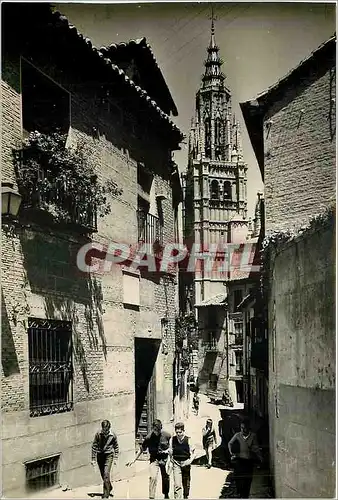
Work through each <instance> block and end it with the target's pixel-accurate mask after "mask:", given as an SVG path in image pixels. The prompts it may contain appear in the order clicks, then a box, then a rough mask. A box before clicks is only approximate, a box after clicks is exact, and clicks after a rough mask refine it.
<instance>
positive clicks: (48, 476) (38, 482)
mask: <svg viewBox="0 0 338 500" xmlns="http://www.w3.org/2000/svg"><path fill="white" fill-rule="evenodd" d="M59 459H60V455H53V456H51V457H46V458H40V459H38V460H32V461H29V462H26V463H25V467H26V484H27V488H28V490H30V491H36V490H41V489H44V488H50V487H51V486H54V485H55V484H57V483H58V476H59Z"/></svg>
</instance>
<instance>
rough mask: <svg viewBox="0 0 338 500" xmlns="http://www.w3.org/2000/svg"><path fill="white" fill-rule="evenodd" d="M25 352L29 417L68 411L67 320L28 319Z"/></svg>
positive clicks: (70, 405)
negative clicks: (27, 366) (27, 364)
mask: <svg viewBox="0 0 338 500" xmlns="http://www.w3.org/2000/svg"><path fill="white" fill-rule="evenodd" d="M28 352H29V406H30V416H31V417H39V416H42V415H51V414H53V413H62V412H66V411H70V410H72V409H73V384H72V381H73V364H72V327H71V323H70V322H68V321H55V320H42V319H35V318H31V319H29V322H28Z"/></svg>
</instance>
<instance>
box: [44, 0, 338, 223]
mask: <svg viewBox="0 0 338 500" xmlns="http://www.w3.org/2000/svg"><path fill="white" fill-rule="evenodd" d="M212 3H213V6H214V13H215V16H216V22H215V29H216V43H217V45H218V46H219V48H220V56H221V58H222V59H223V61H224V64H223V67H222V71H223V73H224V74H225V75H226V85H227V87H228V88H230V90H231V92H232V106H233V110H234V112H235V113H236V115H237V116H238V119H239V122H240V125H241V128H242V137H243V153H244V160H245V161H246V163H247V164H248V216H249V217H250V216H251V217H252V216H253V212H254V206H255V201H256V197H257V191H261V190H264V189H263V184H262V180H261V175H260V172H259V168H258V165H257V161H256V158H255V155H254V152H253V149H252V147H251V143H250V140H249V137H248V134H247V131H246V128H245V124H244V120H243V117H242V114H241V111H240V108H239V102H243V101H247V100H249V99H252V98H254V97H256V95H257V94H259V93H261V92H262V91H264V90H266V88H267V87H269V86H270V85H273V84H274V83H275V82H276V81H277V80H279V79H280V78H282V77H283V76H284V75H285V74H286V73H287V72H288V71H289V70H290V69H292V68H294V67H295V66H297V65H298V64H299V62H300V61H301V60H302V59H304V58H306V57H307V56H308V55H309V54H310V53H311V52H312V51H313V50H315V49H316V48H317V47H318V46H319V45H321V44H322V43H323V42H324V41H325V40H327V39H328V38H330V36H332V35H333V33H334V32H335V27H336V13H335V3H324V2H320V3H307V2H300V1H298V2H285V3H267V2H264V3H263V2H257V3H254V2H251V3H244V2H241V3H233V2H222V3H220V2H212ZM54 5H55V6H56V9H57V10H59V11H60V12H62V13H63V14H64V15H65V16H66V17H67V18H68V19H69V21H70V22H71V23H72V24H74V25H75V26H76V27H77V29H78V30H79V31H80V32H81V33H82V34H84V35H86V36H88V37H89V38H90V39H91V41H92V42H93V44H94V45H95V46H96V47H98V48H100V47H101V46H103V45H109V44H111V43H116V42H122V41H128V40H130V39H135V38H142V37H146V39H147V42H148V43H149V44H150V46H151V48H152V50H153V53H154V55H155V58H156V60H157V63H158V65H159V67H160V69H161V71H162V73H163V75H164V78H165V79H166V81H167V84H168V87H169V89H170V92H171V94H172V96H173V99H174V101H175V103H176V106H177V108H178V113H179V115H178V117H177V118H173V121H174V122H175V123H176V124H177V125H178V127H179V128H180V129H181V130H182V132H183V133H184V134H185V136H186V137H188V136H189V130H190V123H191V118H192V116H193V115H194V105H195V94H196V91H197V90H198V88H199V86H200V82H201V76H202V74H203V72H204V64H203V63H204V60H205V59H206V55H207V52H206V48H207V46H208V43H209V40H210V27H211V20H210V15H211V3H210V2H209V3H207V2H198V3H197V2H193V3H187V2H171V3H164V2H163V3H162V2H157V3H155V2H151V3H130V2H128V3H126V2H122V3H56V4H54ZM184 142H185V143H184V144H182V150H181V151H179V152H177V153H176V154H175V159H176V161H177V163H178V165H179V169H180V171H181V172H183V171H184V170H185V169H186V166H187V155H188V144H187V139H186V140H185V141H184Z"/></svg>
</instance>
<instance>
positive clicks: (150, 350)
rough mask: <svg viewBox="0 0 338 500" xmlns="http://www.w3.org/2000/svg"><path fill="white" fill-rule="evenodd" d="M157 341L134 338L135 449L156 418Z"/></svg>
mask: <svg viewBox="0 0 338 500" xmlns="http://www.w3.org/2000/svg"><path fill="white" fill-rule="evenodd" d="M159 346H160V341H159V340H154V339H141V338H135V439H136V448H137V449H138V448H139V444H140V442H141V441H142V440H143V439H144V438H145V436H146V435H147V434H148V432H149V431H150V430H151V426H152V423H153V421H154V419H155V418H156V379H155V363H156V358H157V354H158V350H159Z"/></svg>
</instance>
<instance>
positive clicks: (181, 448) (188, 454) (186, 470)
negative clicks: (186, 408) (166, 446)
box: [169, 422, 195, 498]
mask: <svg viewBox="0 0 338 500" xmlns="http://www.w3.org/2000/svg"><path fill="white" fill-rule="evenodd" d="M175 434H176V435H175V436H173V438H172V439H171V442H170V451H169V454H170V457H171V460H172V463H173V474H174V497H175V498H182V493H183V498H189V492H190V471H191V464H192V462H193V460H194V456H195V449H194V448H193V447H192V446H191V444H190V438H189V437H188V436H186V435H185V429H184V424H183V423H182V422H178V423H177V424H175Z"/></svg>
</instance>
